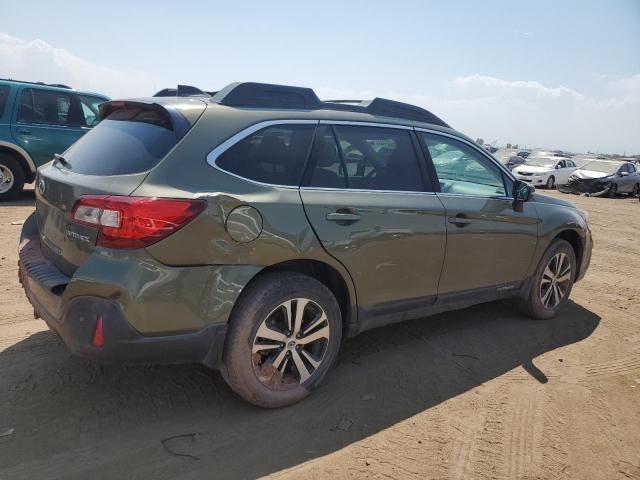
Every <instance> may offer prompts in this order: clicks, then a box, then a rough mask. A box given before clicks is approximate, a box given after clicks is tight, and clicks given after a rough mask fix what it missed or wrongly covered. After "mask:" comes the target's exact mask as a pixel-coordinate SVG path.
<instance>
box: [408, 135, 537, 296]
mask: <svg viewBox="0 0 640 480" xmlns="http://www.w3.org/2000/svg"><path fill="white" fill-rule="evenodd" d="M418 137H419V139H420V140H421V142H423V146H424V148H425V153H427V154H428V157H429V158H428V160H430V161H431V162H432V163H431V165H432V167H433V169H434V174H435V175H437V177H438V181H439V186H440V192H439V193H438V197H439V198H440V200H441V201H442V203H443V204H444V207H445V209H446V215H447V249H446V255H445V261H444V266H443V268H442V277H441V279H440V285H439V289H438V294H439V295H441V296H442V298H441V299H440V301H443V302H446V301H447V300H448V298H447V296H449V295H450V294H451V295H450V298H451V299H456V297H457V296H456V295H453V294H463V295H470V296H480V295H488V297H489V298H490V297H492V295H494V294H497V293H499V291H502V290H505V289H515V288H517V286H518V285H519V284H520V282H521V281H522V280H524V278H525V276H526V274H527V271H528V269H529V266H530V264H531V260H532V258H533V254H534V250H535V247H536V242H537V223H538V215H537V213H536V209H535V207H534V206H533V205H532V204H531V203H530V202H525V204H524V208H523V211H522V212H517V211H515V210H514V209H513V205H512V202H513V199H512V196H511V192H510V190H511V181H510V180H508V177H507V176H506V174H505V173H504V172H502V170H501V169H500V168H499V167H498V165H496V164H495V163H494V162H492V161H491V160H490V159H489V158H487V156H486V155H484V154H483V153H481V152H480V151H478V150H477V149H476V148H475V147H472V146H471V145H470V144H467V143H465V142H462V141H461V140H458V139H454V138H452V137H449V136H445V135H441V134H438V133H435V132H418ZM507 180H508V182H507Z"/></svg>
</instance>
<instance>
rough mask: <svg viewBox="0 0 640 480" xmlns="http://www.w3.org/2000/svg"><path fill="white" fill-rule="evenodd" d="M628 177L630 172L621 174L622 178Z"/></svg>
mask: <svg viewBox="0 0 640 480" xmlns="http://www.w3.org/2000/svg"><path fill="white" fill-rule="evenodd" d="M627 175H629V172H620V176H621V177H626V176H627Z"/></svg>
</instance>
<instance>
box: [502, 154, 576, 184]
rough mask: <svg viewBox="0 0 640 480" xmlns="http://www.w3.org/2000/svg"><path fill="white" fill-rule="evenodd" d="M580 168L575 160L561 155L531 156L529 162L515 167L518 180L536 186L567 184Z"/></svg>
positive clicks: (514, 170) (514, 171)
mask: <svg viewBox="0 0 640 480" xmlns="http://www.w3.org/2000/svg"><path fill="white" fill-rule="evenodd" d="M576 168H578V167H577V166H576V164H575V163H574V162H573V160H570V159H568V158H560V157H529V158H528V159H527V163H525V164H524V165H520V166H519V167H516V168H514V169H513V173H514V175H515V176H516V178H517V179H518V180H522V181H523V182H527V183H530V184H531V185H533V186H536V187H546V188H553V187H554V186H556V185H565V184H566V183H567V182H568V180H569V176H570V175H571V174H572V173H573V171H574V170H575V169H576Z"/></svg>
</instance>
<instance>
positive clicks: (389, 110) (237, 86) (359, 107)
mask: <svg viewBox="0 0 640 480" xmlns="http://www.w3.org/2000/svg"><path fill="white" fill-rule="evenodd" d="M211 100H212V101H214V102H216V103H219V104H220V105H226V106H228V107H239V108H291V109H303V110H321V109H323V110H339V111H349V112H359V113H368V114H371V115H381V116H386V117H394V118H402V119H405V120H413V121H416V122H423V123H430V124H433V125H439V126H442V127H449V125H447V124H446V123H445V122H444V121H443V120H441V119H440V118H438V117H437V116H436V115H434V114H433V113H431V112H430V111H428V110H426V109H424V108H422V107H418V106H416V105H411V104H408V103H402V102H396V101H394V100H387V99H385V98H374V99H373V100H370V101H368V100H364V101H363V100H330V101H324V102H323V101H321V100H320V99H319V98H318V96H317V95H316V93H315V92H314V91H313V90H312V89H310V88H303V87H291V86H287V85H272V84H268V83H256V82H238V83H232V84H230V85H227V86H226V87H225V88H223V89H222V90H220V91H219V92H217V93H216V94H215V95H214V96H213V97H212V98H211Z"/></svg>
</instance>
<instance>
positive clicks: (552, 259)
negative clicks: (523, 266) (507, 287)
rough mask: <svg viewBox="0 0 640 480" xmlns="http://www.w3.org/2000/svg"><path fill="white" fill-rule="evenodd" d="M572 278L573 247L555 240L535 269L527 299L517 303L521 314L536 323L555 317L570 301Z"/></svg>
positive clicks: (573, 266)
mask: <svg viewBox="0 0 640 480" xmlns="http://www.w3.org/2000/svg"><path fill="white" fill-rule="evenodd" d="M575 275H576V256H575V253H574V251H573V247H572V246H571V244H569V242H567V241H565V240H560V239H557V240H554V241H553V242H552V243H551V245H550V246H549V248H548V249H547V251H546V252H545V254H544V255H543V256H542V259H541V260H540V263H539V264H538V267H537V268H536V271H535V273H534V275H533V279H532V286H531V288H530V291H529V295H528V297H527V298H524V299H522V300H521V301H520V306H521V309H522V310H523V312H524V313H525V314H526V315H528V316H530V317H532V318H535V319H538V320H546V319H548V318H552V317H554V316H555V315H556V313H558V311H559V310H560V308H561V307H562V305H564V303H565V302H566V301H567V298H569V295H570V294H571V289H572V288H573V281H574V279H575Z"/></svg>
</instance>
